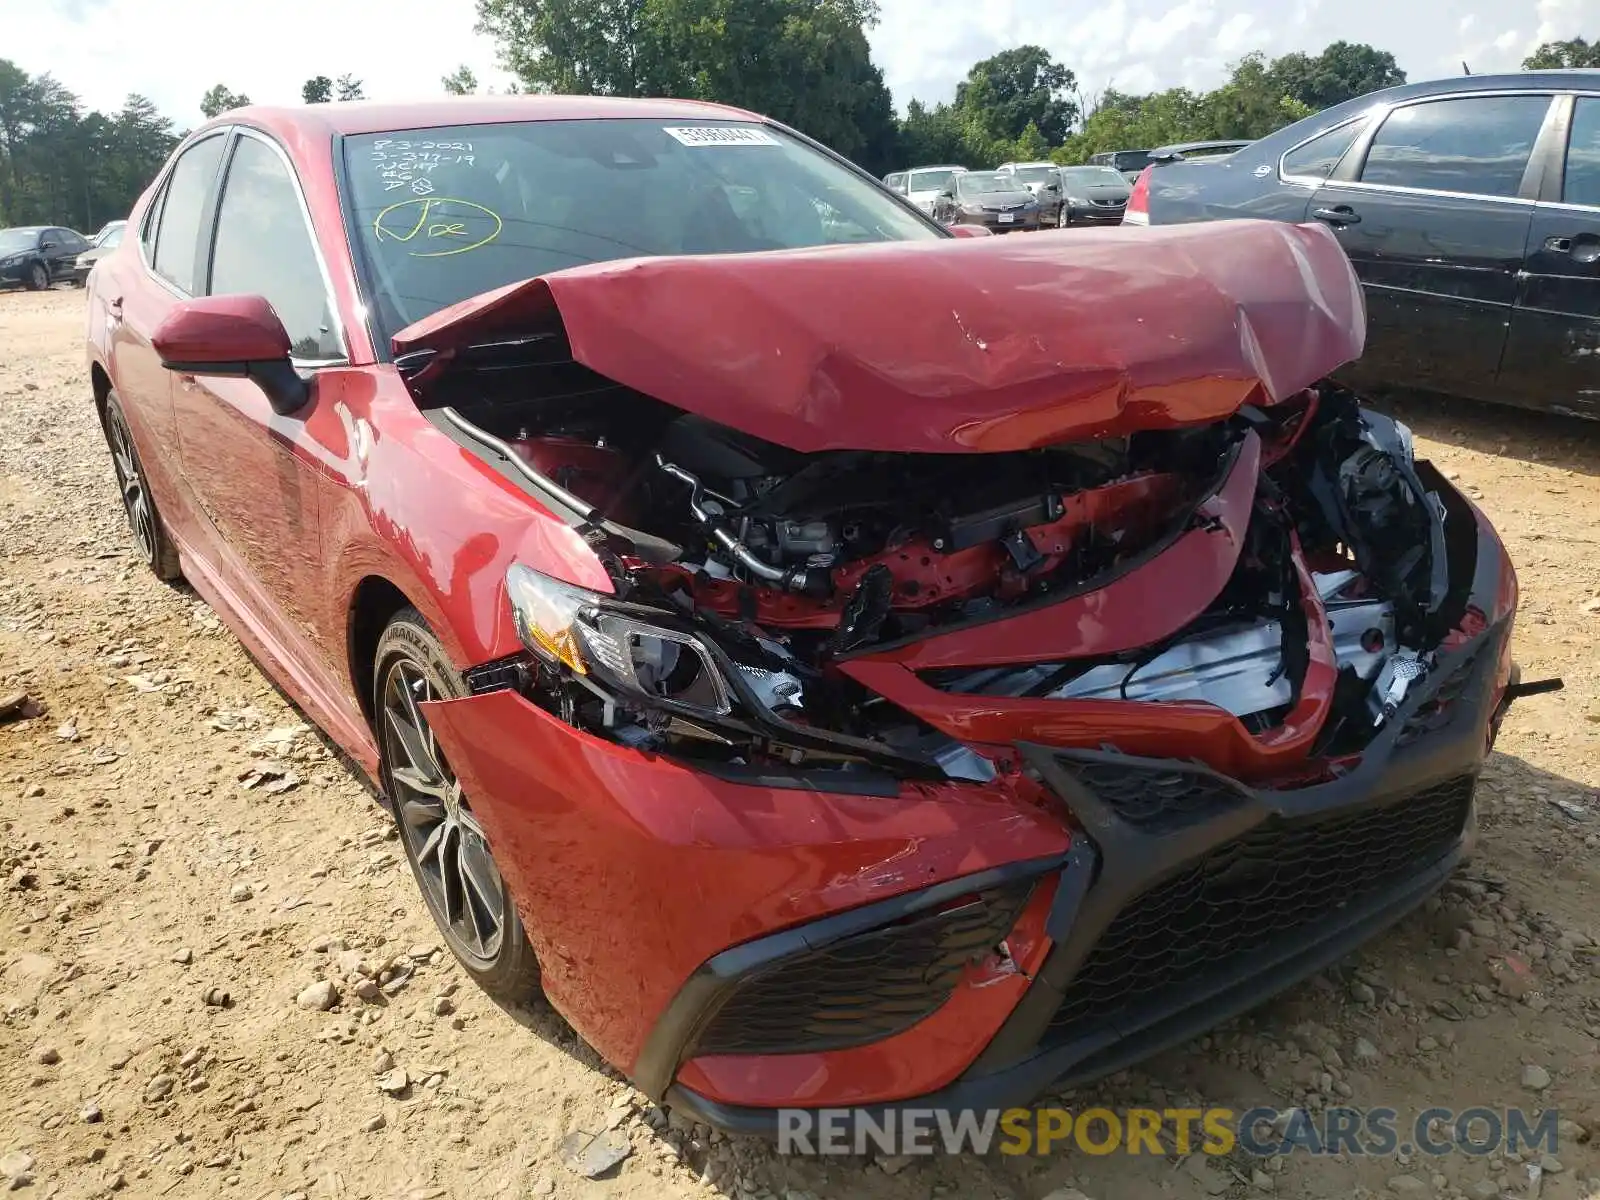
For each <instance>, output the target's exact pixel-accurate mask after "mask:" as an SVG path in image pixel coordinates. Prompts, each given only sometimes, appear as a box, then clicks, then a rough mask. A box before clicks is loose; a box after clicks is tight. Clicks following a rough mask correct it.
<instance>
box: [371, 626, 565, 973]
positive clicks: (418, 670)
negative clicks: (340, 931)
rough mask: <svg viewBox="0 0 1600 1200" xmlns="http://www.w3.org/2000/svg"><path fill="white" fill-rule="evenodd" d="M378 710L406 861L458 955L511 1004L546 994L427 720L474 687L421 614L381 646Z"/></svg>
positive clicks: (382, 774) (388, 633) (383, 765)
mask: <svg viewBox="0 0 1600 1200" xmlns="http://www.w3.org/2000/svg"><path fill="white" fill-rule="evenodd" d="M373 680H374V683H373V707H372V711H373V713H374V715H375V718H376V723H377V735H378V752H379V780H380V782H381V783H382V785H383V793H384V795H385V796H387V797H388V798H389V808H390V812H391V813H392V815H393V816H394V820H395V825H396V826H397V827H398V829H399V831H400V844H401V845H402V846H404V847H405V852H406V861H407V862H409V863H410V864H411V873H412V875H413V877H415V879H416V881H417V887H418V889H419V890H421V892H422V898H423V900H424V901H425V902H426V903H427V906H428V912H429V914H430V915H431V916H432V917H433V923H434V924H435V925H436V926H437V927H438V929H439V933H440V935H441V936H442V937H443V938H444V941H445V945H446V946H448V947H449V948H450V953H452V954H454V955H455V956H456V960H457V961H458V962H459V963H460V964H461V965H462V967H463V968H464V969H465V970H466V972H467V974H468V975H470V976H471V977H472V980H473V982H474V983H476V984H477V985H478V986H479V987H480V988H482V989H483V990H484V991H485V992H487V993H488V994H489V995H490V996H492V997H494V998H495V999H496V1000H499V1001H501V1002H503V1003H507V1004H527V1003H529V1002H531V1001H532V1000H534V999H536V998H537V997H538V996H539V994H540V988H539V962H538V959H536V958H535V957H534V953H533V947H532V946H530V945H529V944H528V936H527V933H526V931H525V930H524V929H523V926H522V920H521V918H520V917H519V916H518V915H517V908H516V905H515V904H513V903H512V902H511V898H510V896H509V895H508V894H507V892H506V889H505V883H504V881H503V880H502V878H501V876H500V869H499V867H498V866H497V865H496V863H495V861H494V855H493V853H492V852H491V851H490V849H489V844H488V841H487V839H486V838H485V837H484V835H483V830H482V828H481V827H480V826H479V825H478V822H477V819H476V818H475V817H473V815H472V809H471V805H470V804H469V803H468V801H467V798H466V797H465V796H463V795H462V794H461V786H460V784H459V783H458V782H457V780H456V777H455V773H454V772H453V771H452V770H451V769H450V764H449V763H448V762H446V761H445V758H444V755H443V754H442V753H441V752H440V750H439V747H438V745H437V743H436V742H435V741H434V738H433V733H432V731H431V730H430V729H429V728H428V723H427V719H426V718H424V717H423V716H422V714H421V712H420V711H419V710H418V708H417V703H418V702H420V701H426V700H441V699H443V700H453V699H456V698H458V697H461V696H464V695H466V692H467V687H466V683H465V682H464V681H463V680H462V678H461V676H460V674H459V673H458V672H457V671H456V669H455V668H454V667H453V666H452V665H451V664H450V660H449V658H448V657H446V655H445V652H444V647H443V646H442V645H440V643H439V639H438V638H436V637H435V636H434V634H433V631H432V630H431V629H429V628H428V623H427V622H426V621H424V620H423V618H422V614H421V613H419V612H417V610H416V609H414V608H407V609H403V610H401V611H400V612H399V613H397V614H396V615H395V617H394V619H393V620H391V621H390V622H389V625H388V627H387V628H386V629H384V631H383V636H382V637H380V638H379V639H378V650H377V656H376V663H375V664H374V671H373Z"/></svg>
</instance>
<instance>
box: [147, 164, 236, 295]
mask: <svg viewBox="0 0 1600 1200" xmlns="http://www.w3.org/2000/svg"><path fill="white" fill-rule="evenodd" d="M222 141H223V139H222V136H221V135H220V134H218V135H214V136H212V137H208V138H205V139H204V140H202V141H198V142H196V143H195V144H194V145H192V146H190V147H189V148H188V149H187V150H185V151H184V152H183V153H182V154H181V155H180V156H179V157H178V161H177V162H176V163H174V164H173V167H172V174H171V175H170V176H169V177H168V180H167V192H166V199H165V201H164V203H163V204H162V206H161V214H160V216H159V217H158V220H159V222H160V226H159V228H158V229H157V230H156V248H155V261H154V266H155V269H156V274H157V275H160V276H161V277H162V278H163V279H165V280H167V282H169V283H171V284H174V285H175V286H177V287H180V288H182V289H183V290H184V291H185V292H188V293H189V294H190V295H195V294H197V293H198V292H199V291H200V283H201V280H200V279H199V278H198V277H197V273H196V268H197V267H198V266H199V265H200V263H201V261H202V259H201V256H200V253H199V246H200V222H201V220H202V218H203V217H204V215H205V208H206V199H207V197H208V196H210V194H211V185H212V183H213V181H215V179H216V177H217V166H218V164H219V163H220V162H221V161H222Z"/></svg>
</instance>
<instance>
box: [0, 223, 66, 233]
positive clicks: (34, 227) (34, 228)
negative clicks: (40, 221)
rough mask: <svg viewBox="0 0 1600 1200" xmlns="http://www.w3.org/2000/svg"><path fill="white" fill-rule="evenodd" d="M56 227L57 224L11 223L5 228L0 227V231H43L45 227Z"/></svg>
mask: <svg viewBox="0 0 1600 1200" xmlns="http://www.w3.org/2000/svg"><path fill="white" fill-rule="evenodd" d="M56 228H58V226H55V225H12V226H10V227H9V228H6V229H0V233H43V232H44V231H45V230H46V229H56Z"/></svg>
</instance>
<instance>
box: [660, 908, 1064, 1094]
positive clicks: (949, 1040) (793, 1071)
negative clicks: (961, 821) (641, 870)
mask: <svg viewBox="0 0 1600 1200" xmlns="http://www.w3.org/2000/svg"><path fill="white" fill-rule="evenodd" d="M1056 886H1057V881H1056V880H1055V879H1050V880H1047V881H1046V882H1045V884H1044V885H1043V886H1041V887H1040V888H1039V889H1038V891H1036V892H1035V894H1034V896H1033V898H1032V899H1031V900H1030V901H1029V902H1028V906H1027V908H1026V909H1024V910H1023V912H1022V914H1021V916H1020V917H1019V918H1018V920H1017V924H1016V926H1015V927H1014V928H1013V929H1012V931H1011V934H1010V936H1008V937H1007V938H1006V948H1007V949H1008V950H1009V951H1010V952H1011V958H1012V964H1014V965H1012V964H1002V963H1001V961H1000V960H998V959H997V958H993V957H991V958H990V959H988V960H987V961H986V962H983V963H979V964H977V965H975V966H971V967H968V968H967V970H966V973H965V974H964V975H963V976H962V979H961V982H960V983H959V984H958V985H957V987H956V990H955V993H954V994H953V995H952V996H951V997H950V999H949V1001H947V1002H946V1004H945V1005H944V1007H942V1008H940V1009H939V1010H938V1011H937V1012H935V1013H933V1014H932V1015H930V1016H928V1017H926V1018H924V1019H923V1020H921V1021H919V1022H918V1023H917V1024H915V1025H913V1026H912V1027H911V1028H910V1029H908V1030H906V1031H905V1032H904V1033H900V1034H896V1035H895V1036H894V1037H890V1038H885V1039H884V1040H883V1041H881V1042H875V1043H874V1044H872V1045H870V1046H861V1047H858V1048H856V1049H851V1050H829V1051H825V1052H823V1053H819V1054H782V1055H706V1056H705V1057H702V1058H695V1059H691V1060H690V1061H688V1062H686V1063H684V1064H683V1066H682V1068H681V1069H680V1070H679V1072H678V1082H680V1083H682V1084H684V1085H685V1086H687V1087H689V1088H691V1089H693V1090H694V1091H696V1092H698V1093H700V1095H702V1096H705V1097H707V1098H708V1099H711V1100H721V1101H724V1102H726V1103H729V1104H753V1105H766V1106H770V1107H780V1106H783V1105H800V1106H812V1107H818V1108H823V1107H837V1106H843V1105H851V1104H871V1103H874V1102H876V1101H880V1100H896V1099H902V1098H904V1097H907V1096H921V1095H925V1094H926V1093H928V1092H931V1091H935V1090H937V1089H938V1088H942V1087H944V1086H945V1085H946V1084H948V1083H950V1082H952V1081H953V1080H954V1079H955V1078H956V1077H957V1076H958V1075H960V1074H961V1072H962V1071H963V1070H964V1069H965V1068H966V1066H967V1065H968V1064H970V1063H971V1062H972V1061H973V1060H974V1059H976V1058H977V1056H978V1055H979V1054H981V1053H982V1052H983V1048H984V1047H985V1046H986V1045H988V1044H989V1040H990V1039H991V1038H992V1037H993V1036H994V1035H995V1034H996V1033H998V1032H999V1030H1000V1026H1001V1025H1002V1024H1003V1023H1004V1021H1005V1019H1006V1016H1007V1015H1008V1014H1009V1013H1010V1012H1011V1009H1012V1008H1013V1007H1014V1006H1015V1005H1016V1003H1017V1001H1018V1000H1020V999H1021V998H1022V993H1023V992H1025V991H1027V988H1028V984H1029V983H1030V982H1031V980H1032V977H1033V973H1034V972H1035V971H1037V970H1038V969H1039V967H1040V966H1041V965H1042V964H1043V963H1044V959H1045V955H1046V954H1047V953H1049V950H1050V945H1051V943H1050V939H1049V938H1048V937H1046V936H1045V932H1044V925H1045V919H1046V917H1047V916H1048V915H1049V912H1050V902H1051V901H1052V900H1053V899H1054V898H1055V893H1056Z"/></svg>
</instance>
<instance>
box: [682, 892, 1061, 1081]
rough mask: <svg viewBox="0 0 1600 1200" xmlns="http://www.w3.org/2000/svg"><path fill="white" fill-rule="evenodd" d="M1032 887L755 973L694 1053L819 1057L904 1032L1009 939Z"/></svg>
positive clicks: (988, 895) (983, 896)
mask: <svg viewBox="0 0 1600 1200" xmlns="http://www.w3.org/2000/svg"><path fill="white" fill-rule="evenodd" d="M1032 886H1033V885H1032V882H1031V881H1029V882H1025V883H1019V884H1013V885H1010V886H1007V887H1000V888H994V889H992V890H989V891H984V892H980V893H977V894H976V895H974V896H972V897H971V898H970V899H968V900H965V901H962V902H957V903H955V904H953V905H952V906H950V907H947V908H944V909H941V910H938V911H935V912H930V913H918V914H915V915H913V916H911V917H908V918H907V919H906V920H904V921H900V922H897V923H896V924H893V925H886V926H883V927H882V928H879V929H873V930H870V931H868V932H866V933H862V934H857V935H856V936H854V937H850V938H845V939H843V940H841V941H839V942H836V943H834V944H833V945H831V946H827V947H824V948H823V949H821V950H816V951H812V952H811V953H808V954H803V955H799V956H797V957H795V958H791V959H787V960H785V961H783V962H780V963H777V964H775V965H774V966H772V967H769V968H767V969H766V970H764V971H761V972H759V973H757V974H755V975H752V976H750V977H749V978H748V979H746V980H744V981H743V982H741V983H740V984H739V985H738V986H737V988H736V990H735V991H734V993H733V995H732V996H730V997H729V998H728V999H727V1000H726V1001H725V1002H724V1003H723V1005H722V1006H721V1007H720V1008H719V1009H718V1010H717V1012H716V1015H715V1016H713V1017H712V1018H711V1021H710V1022H709V1023H708V1024H707V1025H706V1027H705V1028H704V1029H703V1030H702V1031H701V1033H700V1035H699V1037H698V1038H696V1039H695V1044H694V1048H693V1050H692V1054H695V1055H701V1054H800V1053H813V1052H816V1051H821V1050H841V1049H845V1048H846V1047H849V1046H860V1045H864V1044H866V1043H868V1042H875V1041H877V1040H879V1039H880V1038H886V1037H890V1036H892V1035H894V1034H897V1033H901V1032H904V1031H905V1030H907V1029H909V1028H910V1027H911V1026H912V1025H915V1024H916V1023H917V1022H918V1021H920V1020H922V1018H924V1017H926V1016H927V1015H928V1014H930V1013H931V1012H933V1011H934V1010H935V1009H936V1008H938V1007H939V1006H940V1005H941V1004H943V1003H944V1002H945V1001H946V1000H948V999H949V998H950V993H951V992H953V991H954V990H955V987H956V984H957V983H958V982H959V981H960V978H961V972H962V970H963V969H964V968H965V967H966V965H967V964H968V963H972V962H978V961H981V960H982V959H983V958H985V957H986V956H987V955H988V954H990V953H991V952H992V951H993V950H994V948H995V947H996V946H997V945H999V943H1000V942H1001V941H1003V940H1004V939H1005V936H1006V934H1008V933H1009V932H1010V931H1011V927H1012V926H1013V925H1014V924H1015V923H1016V919H1017V915H1018V914H1019V913H1020V912H1021V911H1022V907H1023V905H1024V904H1025V903H1026V902H1027V898H1028V895H1029V893H1030V892H1031V890H1032Z"/></svg>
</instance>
